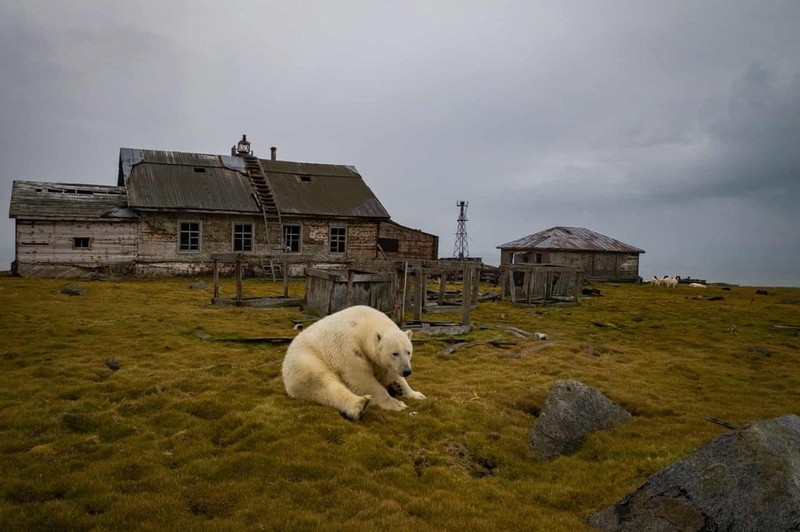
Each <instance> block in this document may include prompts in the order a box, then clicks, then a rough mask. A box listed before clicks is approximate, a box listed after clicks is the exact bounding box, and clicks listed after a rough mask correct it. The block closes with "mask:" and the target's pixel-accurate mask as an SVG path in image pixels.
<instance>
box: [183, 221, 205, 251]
mask: <svg viewBox="0 0 800 532" xmlns="http://www.w3.org/2000/svg"><path fill="white" fill-rule="evenodd" d="M178 233H179V244H178V250H179V251H200V222H180V224H179V226H178Z"/></svg>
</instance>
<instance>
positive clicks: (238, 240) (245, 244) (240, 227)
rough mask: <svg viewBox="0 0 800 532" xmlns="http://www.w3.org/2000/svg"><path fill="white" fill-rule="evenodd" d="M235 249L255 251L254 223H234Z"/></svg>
mask: <svg viewBox="0 0 800 532" xmlns="http://www.w3.org/2000/svg"><path fill="white" fill-rule="evenodd" d="M233 251H253V224H237V223H235V224H233Z"/></svg>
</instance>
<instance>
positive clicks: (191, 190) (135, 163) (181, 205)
mask: <svg viewBox="0 0 800 532" xmlns="http://www.w3.org/2000/svg"><path fill="white" fill-rule="evenodd" d="M232 159H233V160H235V161H232ZM239 167H240V168H241V169H242V170H244V163H243V162H242V161H240V160H239V159H237V158H235V157H223V156H219V155H206V154H202V153H181V152H174V151H158V150H137V149H131V148H122V149H120V176H119V182H124V183H125V184H126V185H127V189H128V206H129V207H131V208H133V209H167V210H191V211H213V212H239V213H253V214H258V213H260V212H261V210H260V208H259V206H258V204H257V203H256V200H255V197H254V195H253V192H254V191H253V188H252V186H251V185H250V179H249V178H248V177H247V176H246V175H245V174H243V173H241V172H240V171H237V168H239Z"/></svg>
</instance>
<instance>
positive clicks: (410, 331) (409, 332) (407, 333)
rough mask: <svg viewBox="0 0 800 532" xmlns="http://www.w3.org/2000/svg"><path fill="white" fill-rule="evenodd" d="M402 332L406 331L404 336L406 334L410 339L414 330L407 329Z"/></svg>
mask: <svg viewBox="0 0 800 532" xmlns="http://www.w3.org/2000/svg"><path fill="white" fill-rule="evenodd" d="M403 332H405V333H406V336H408V339H409V340H411V337H412V336H414V331H412V330H411V329H409V330H407V331H403Z"/></svg>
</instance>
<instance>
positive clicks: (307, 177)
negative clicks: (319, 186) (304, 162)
mask: <svg viewBox="0 0 800 532" xmlns="http://www.w3.org/2000/svg"><path fill="white" fill-rule="evenodd" d="M297 177H298V179H300V181H302V182H303V183H310V182H311V176H310V175H300V176H297Z"/></svg>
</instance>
